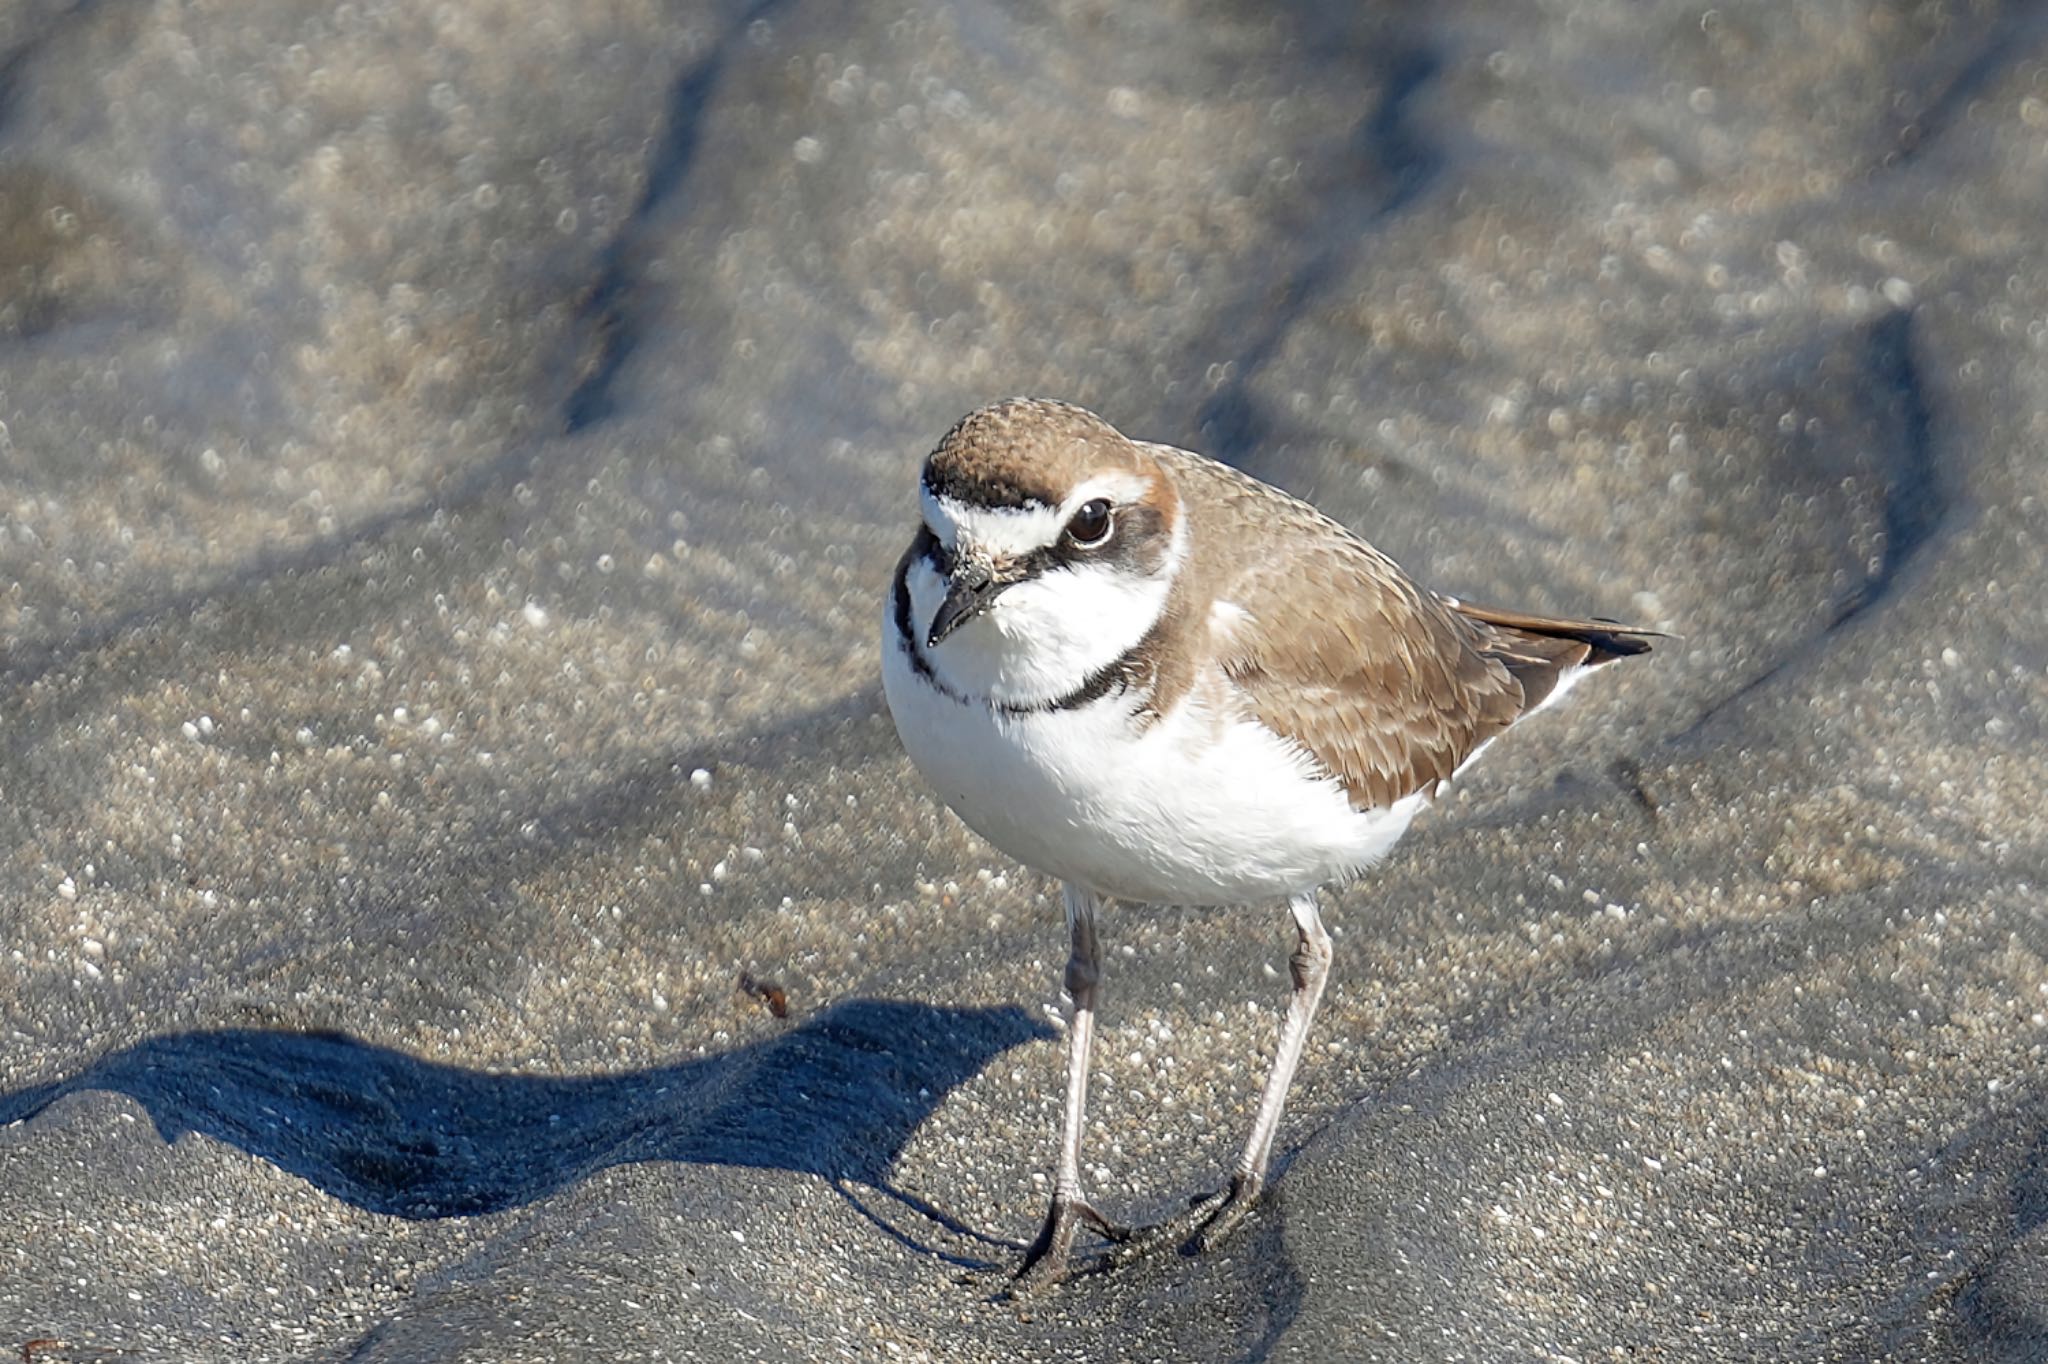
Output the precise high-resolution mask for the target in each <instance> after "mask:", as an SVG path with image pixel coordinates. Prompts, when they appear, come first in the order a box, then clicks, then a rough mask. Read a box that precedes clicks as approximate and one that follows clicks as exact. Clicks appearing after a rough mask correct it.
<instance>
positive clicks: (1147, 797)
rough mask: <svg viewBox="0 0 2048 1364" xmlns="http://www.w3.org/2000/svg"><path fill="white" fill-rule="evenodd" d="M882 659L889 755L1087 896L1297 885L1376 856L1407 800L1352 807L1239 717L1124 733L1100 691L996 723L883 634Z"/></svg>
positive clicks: (1220, 900) (1187, 894) (1176, 716)
mask: <svg viewBox="0 0 2048 1364" xmlns="http://www.w3.org/2000/svg"><path fill="white" fill-rule="evenodd" d="M882 654H883V659H882V684H883V690H884V692H885V693H886V694H887V696H888V699H889V709H890V712H891V713H892V714H893V715H894V716H895V719H896V730H897V733H898V734H900V735H901V736H902V738H903V747H904V748H905V749H906V750H907V751H908V752H909V754H910V757H911V760H912V761H913V762H914V763H916V764H917V768H918V770H919V771H920V772H921V773H923V774H924V777H925V779H926V780H927V781H929V782H930V783H931V784H932V785H933V786H934V787H936V788H937V789H938V792H939V795H940V796H941V797H942V798H943V799H944V800H945V802H946V803H947V804H948V805H950V806H952V807H953V810H954V811H955V813H957V814H958V815H959V816H960V818H961V819H963V820H965V821H966V822H967V824H968V826H969V827H970V828H972V829H973V830H974V831H975V832H976V833H979V834H980V835H981V836H982V837H984V838H986V839H988V841H989V842H991V843H993V844H995V845H996V846H997V847H998V848H1000V849H1002V850H1003V851H1004V852H1005V853H1008V854H1009V855H1010V856H1011V857H1014V858H1016V859H1017V860H1018V861H1020V862H1022V863H1024V864H1025V865H1027V866H1030V867H1033V868H1036V869H1037V870H1039V871H1042V872H1046V873H1048V874H1050V875H1053V876H1057V877H1059V878H1061V879H1062V880H1067V881H1074V882H1077V883H1079V884H1081V885H1083V886H1086V887H1088V888H1089V889H1091V890H1094V891H1097V892H1099V893H1101V894H1105V895H1113V896H1117V897H1118V898H1120V899H1126V900H1137V901H1145V902H1150V903H1154V904H1189V905H1205V904H1243V903H1246V902H1249V901H1254V900H1267V899H1277V898H1280V897H1282V896H1286V895H1292V894H1295V893H1297V892H1300V891H1306V890H1309V889H1312V888H1313V887H1315V886H1318V885H1322V884H1324V883H1326V882H1329V881H1335V880H1340V879H1342V878H1344V877H1347V876H1349V875H1351V874H1353V873H1355V872H1357V871H1359V870H1361V869H1363V868H1365V867H1367V866H1369V865H1371V864H1372V863H1373V862H1375V861H1377V860H1378V859H1379V858H1380V857H1381V856H1383V855H1384V854H1385V853H1386V851H1387V850H1388V849H1389V848H1391V847H1393V846H1394V843H1395V842H1396V841H1397V840H1398V839H1399V838H1400V837H1401V835H1402V834H1403V833H1404V832H1405V831H1406V830H1407V828H1408V823H1409V821H1410V820H1412V819H1413V818H1414V817H1415V813H1416V811H1417V810H1418V809H1419V808H1420V806H1421V802H1422V800H1423V797H1422V796H1420V795H1416V796H1409V797H1407V798H1406V799H1404V800H1401V801H1398V802H1396V803H1395V804H1394V805H1393V806H1392V807H1390V808H1388V809H1385V810H1374V811H1365V812H1360V811H1357V810H1354V809H1352V808H1351V804H1350V802H1349V801H1348V800H1347V799H1346V797H1345V795H1344V791H1343V788H1342V787H1341V786H1340V785H1339V784H1338V783H1337V782H1336V781H1334V780H1332V779H1330V778H1328V777H1324V776H1319V775H1318V774H1317V773H1316V772H1315V770H1314V769H1313V767H1312V765H1311V764H1310V763H1309V761H1308V760H1307V758H1306V757H1305V755H1303V754H1302V753H1301V752H1300V751H1299V750H1297V749H1296V748H1294V746H1293V745H1291V744H1288V743H1286V742H1285V741H1283V740H1282V739H1280V738H1279V737H1278V736H1276V735H1275V734H1273V732H1272V731H1270V730H1268V729H1266V728H1265V727H1264V726H1262V725H1259V724H1257V723H1255V722H1253V721H1249V720H1229V721H1222V722H1218V720H1217V719H1216V718H1215V717H1214V716H1211V715H1208V714H1205V713H1203V712H1202V711H1201V710H1199V709H1198V708H1196V707H1195V706H1192V705H1183V706H1182V707H1180V708H1179V709H1177V710H1176V711H1174V712H1172V713H1170V714H1168V715H1166V716H1164V717H1162V718H1161V719H1160V720H1159V721H1158V722H1157V723H1155V724H1153V725H1151V726H1150V727H1149V728H1146V729H1144V730H1142V731H1137V730H1135V728H1134V726H1133V724H1132V722H1131V720H1130V719H1129V715H1130V710H1131V707H1132V703H1131V701H1130V700H1129V699H1128V698H1124V697H1119V696H1116V695H1111V696H1109V697H1107V698H1105V699H1104V700H1101V701H1098V702H1096V703H1095V704H1093V705H1091V706H1086V707H1082V708H1079V709H1075V710H1060V711H1047V712H1034V713H1031V714H1026V715H1008V714H996V713H992V712H991V711H990V709H989V708H988V706H987V705H986V704H984V703H982V702H978V701H955V700H953V699H951V698H949V697H946V696H944V695H942V694H941V693H939V692H938V691H937V690H935V689H934V688H932V687H931V686H929V685H927V684H926V683H925V682H924V681H923V680H922V679H920V678H919V677H917V676H916V675H915V674H914V673H913V672H912V669H911V666H910V663H909V661H908V659H907V658H906V657H905V656H904V655H903V653H902V652H901V651H900V650H899V649H897V648H896V647H895V645H894V641H893V639H890V638H888V637H887V636H886V635H885V637H884V640H883V648H882ZM1200 691H1201V689H1200V688H1197V689H1196V694H1199V693H1200Z"/></svg>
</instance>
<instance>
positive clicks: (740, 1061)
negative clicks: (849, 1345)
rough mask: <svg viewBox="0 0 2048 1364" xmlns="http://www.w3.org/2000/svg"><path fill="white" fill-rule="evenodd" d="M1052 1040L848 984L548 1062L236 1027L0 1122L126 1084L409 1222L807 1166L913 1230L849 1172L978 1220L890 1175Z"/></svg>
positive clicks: (1004, 1019) (187, 1120)
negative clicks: (499, 1061) (565, 1194)
mask: <svg viewBox="0 0 2048 1364" xmlns="http://www.w3.org/2000/svg"><path fill="white" fill-rule="evenodd" d="M1048 1036H1051V1030H1050V1029H1049V1028H1047V1027H1046V1026H1045V1025H1044V1024H1042V1023H1039V1022H1037V1021H1035V1020H1033V1019H1032V1018H1031V1017H1030V1016H1029V1015H1028V1014H1026V1013H1025V1012H1024V1010H1022V1009H1019V1008H1016V1007H1014V1006H1012V1007H1003V1008H989V1009H942V1008H933V1007H929V1006H926V1005H921V1004H911V1003H904V1002H899V1001H890V1000H871V999H866V1000H853V1001H849V1002H848V1003H845V1004H840V1005H837V1006H835V1007H833V1008H830V1009H827V1010H825V1011H824V1012H822V1013H819V1014H817V1015H815V1016H814V1017H812V1018H810V1019H808V1020H806V1021H804V1022H803V1023H801V1024H798V1025H795V1026H793V1027H792V1028H790V1030H789V1031H788V1032H786V1033H783V1034H782V1035H781V1036H779V1037H776V1038H773V1039H771V1040H768V1041H764V1042H758V1043H754V1044H752V1045H749V1046H745V1047H741V1048H738V1049H736V1050H734V1051H731V1052H727V1053H725V1054H723V1055H720V1056H714V1057H707V1058H704V1059H701V1060H690V1061H683V1062H680V1063H678V1064H675V1065H671V1066H660V1067H656V1068H653V1069H649V1070H638V1071H627V1072H622V1073H618V1074H609V1075H583V1076H550V1075H520V1074H494V1073H492V1072H489V1071H481V1070H467V1069H463V1068H462V1067H459V1066H449V1065H442V1064H440V1063H437V1062H433V1061H424V1060H421V1059H420V1058H418V1057H416V1056H409V1055H407V1054H406V1053H404V1052H401V1051H393V1050H391V1049H390V1048H388V1047H380V1046H375V1045H372V1044H371V1043H368V1042H364V1041H361V1040H360V1039H357V1038H354V1037H350V1036H347V1035H345V1034H342V1033H332V1032H328V1033H299V1032H278V1031H265V1030H260V1029H244V1028H231V1029H223V1030H221V1031H217V1032H190V1033H174V1034H170V1035H167V1036H163V1037H153V1038H150V1039H149V1040H148V1041H146V1042H141V1043H138V1044H137V1045H135V1046H132V1047H128V1048H126V1049H124V1050H121V1051H117V1052H114V1053H112V1054H110V1055H108V1056H105V1057H103V1058H101V1059H100V1060H99V1061H98V1062H96V1063H95V1064H93V1065H92V1066H90V1067H88V1068H87V1069H86V1070H84V1071H82V1072H80V1073H79V1074H77V1075H75V1076H71V1077H68V1078H66V1079H62V1080H58V1081H55V1082H52V1083H48V1084H42V1085H32V1086H29V1087H27V1088H24V1089H20V1090H16V1091H14V1092H12V1093H8V1094H4V1095H0V1126H4V1125H6V1124H8V1123H11V1122H17V1121H21V1120H24V1119H28V1118H32V1117H34V1116H35V1115H37V1114H38V1113H40V1112H42V1111H43V1110H44V1109H46V1108H48V1107H49V1106H50V1105H51V1104H53V1103H56V1102H57V1101H58V1100H60V1099H63V1098H65V1097H66V1096H68V1095H71V1094H75V1093H78V1092H79V1091H82V1090H118V1091H119V1092H121V1093H123V1094H126V1095H128V1096H129V1097H131V1098H133V1099H134V1100H135V1101H136V1102H137V1103H140V1104H141V1105H142V1106H143V1107H145V1108H147V1109H148V1110H149V1113H150V1117H151V1118H152V1119H153V1120H154V1121H155V1123H156V1127H157V1131H158V1132H159V1133H160V1134H161V1135H162V1136H163V1138H164V1140H166V1141H175V1140H177V1138H178V1137H180V1136H182V1135H183V1134H185V1133H187V1132H202V1133H205V1134H206V1135H207V1136H210V1137H213V1138H215V1139H216V1140H219V1141H223V1142H227V1143H229V1144H231V1145H234V1146H237V1147H240V1148H241V1149H242V1150H244V1151H247V1152H249V1153H250V1154H251V1155H255V1156H260V1157H262V1158H263V1159H264V1160H267V1161H269V1162H271V1163H272V1164H274V1165H276V1166H278V1167H279V1168H280V1169H284V1170H288V1171H290V1172H291V1173H293V1174H295V1175H298V1176H299V1177H300V1178H302V1179H305V1180H307V1181H309V1182H311V1183H312V1184H314V1185H316V1186H317V1187H319V1188H320V1189H321V1190H322V1191H324V1192H326V1193H327V1194H329V1195H331V1196H333V1197H335V1198H339V1199H342V1200H343V1201H345V1202H347V1203H350V1204H352V1205H354V1206H356V1207H358V1208H363V1209H367V1210H368V1211H371V1212H376V1213H384V1214H388V1215H391V1216H396V1217H406V1218H415V1219H420V1218H435V1217H461V1216H470V1215H474V1214H478V1213H491V1212H500V1211H503V1210H505V1209H508V1208H515V1207H518V1206H520V1205H522V1204H526V1203H530V1202H532V1201H534V1200H535V1199H539V1198H544V1197H546V1196H547V1195H549V1194H551V1193H554V1192H555V1191H557V1190H559V1189H561V1188H563V1187H564V1186H566V1185H569V1184H572V1183H574V1182H575V1181H577V1180H579V1179H582V1178H584V1177H585V1176H587V1175H590V1174H593V1173H595V1172H597V1171H599V1170H602V1169H605V1168H607V1167H609V1166H613V1165H620V1164H625V1163H627V1162H633V1161H655V1160H670V1161H688V1162H691V1163H695V1164H719V1165H739V1166H751V1167H756V1168H763V1169H780V1170H793V1171H797V1172H799V1173H803V1174H812V1175H817V1176H820V1177H822V1178H825V1179H828V1180H831V1181H832V1182H833V1183H834V1184H835V1186H836V1187H837V1188H838V1190H839V1191H840V1192H841V1193H842V1194H844V1195H845V1196H846V1197H847V1198H848V1199H849V1200H850V1201H852V1202H853V1203H854V1204H855V1206H856V1207H859V1208H860V1210H861V1211H862V1212H863V1213H864V1214H865V1215H867V1216H869V1217H870V1218H871V1219H872V1220H874V1221H875V1222H876V1223H877V1225H880V1226H882V1227H884V1228H885V1229H888V1230H889V1231H890V1232H891V1234H892V1235H895V1236H897V1237H898V1238H899V1239H902V1240H905V1241H906V1242H908V1243H910V1244H913V1245H915V1244H916V1242H914V1241H911V1239H910V1238H909V1237H908V1236H906V1235H904V1233H902V1232H901V1231H899V1230H897V1229H896V1228H895V1227H893V1226H891V1225H890V1223H888V1222H887V1221H884V1220H883V1219H882V1218H880V1217H879V1216H876V1215H875V1213H874V1212H873V1211H872V1210H871V1209H870V1208H868V1207H867V1206H866V1205H864V1204H862V1203H861V1201H860V1199H859V1197H858V1195H857V1193H856V1192H855V1191H854V1190H853V1189H852V1188H850V1187H849V1185H853V1184H865V1185H868V1186H871V1187H872V1188H874V1189H876V1190H879V1191H881V1192H882V1193H884V1194H887V1195H888V1196H889V1197H891V1198H894V1199H896V1200H897V1201H899V1202H900V1203H902V1204H903V1205H904V1206H905V1207H907V1208H909V1209H910V1210H912V1211H914V1212H916V1213H918V1214H919V1215H921V1216H923V1217H927V1218H930V1219H932V1220H934V1221H937V1222H939V1223H940V1224H941V1225H943V1226H945V1227H946V1228H947V1229H948V1230H949V1231H953V1232H956V1233H960V1234H964V1235H969V1236H978V1234H977V1233H974V1232H972V1231H971V1230H970V1229H968V1228H965V1227H962V1226H960V1225H959V1224H958V1223H957V1222H956V1221H955V1220H954V1219H952V1218H949V1217H947V1216H946V1215H945V1214H944V1213H943V1212H941V1211H940V1210H938V1209H937V1208H935V1207H933V1206H932V1205H930V1204H929V1203H926V1202H925V1201H924V1200H922V1199H919V1198H916V1197H914V1196H912V1195H906V1194H902V1193H899V1192H897V1191H896V1190H895V1189H893V1188H891V1187H890V1184H889V1172H890V1169H891V1167H892V1166H893V1165H894V1163H895V1160H896V1157H897V1155H898V1153H899V1152H900V1151H901V1150H902V1148H903V1145H904V1143H905V1142H906V1141H908V1140H909V1138H910V1135H911V1133H913V1132H915V1131H916V1130H917V1128H918V1126H919V1125H920V1124H922V1123H923V1122H924V1120H925V1119H926V1118H927V1117H929V1116H930V1115H931V1113H932V1111H933V1110H934V1109H936V1108H937V1107H938V1105H939V1103H940V1102H941V1101H942V1100H943V1099H944V1098H945V1096H946V1094H947V1093H948V1092H949V1091H951V1090H952V1089H953V1087H954V1086H956V1085H958V1084H960V1083H961V1082H962V1081H965V1080H967V1079H970V1078H972V1077H973V1076H974V1075H975V1074H977V1073H978V1072H979V1071H980V1070H981V1069H982V1068H983V1067H984V1066H986V1065H987V1064H988V1063H989V1062H990V1061H991V1060H993V1059H994V1058H995V1057H996V1056H998V1055H1000V1054H1001V1053H1002V1052H1004V1051H1007V1050H1008V1049H1010V1048H1011V1047H1014V1046H1017V1045H1018V1044H1019V1043H1022V1042H1027V1041H1031V1040H1033V1039H1036V1038H1042V1037H1048ZM978 1239H982V1240H987V1239H988V1238H986V1237H978Z"/></svg>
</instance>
